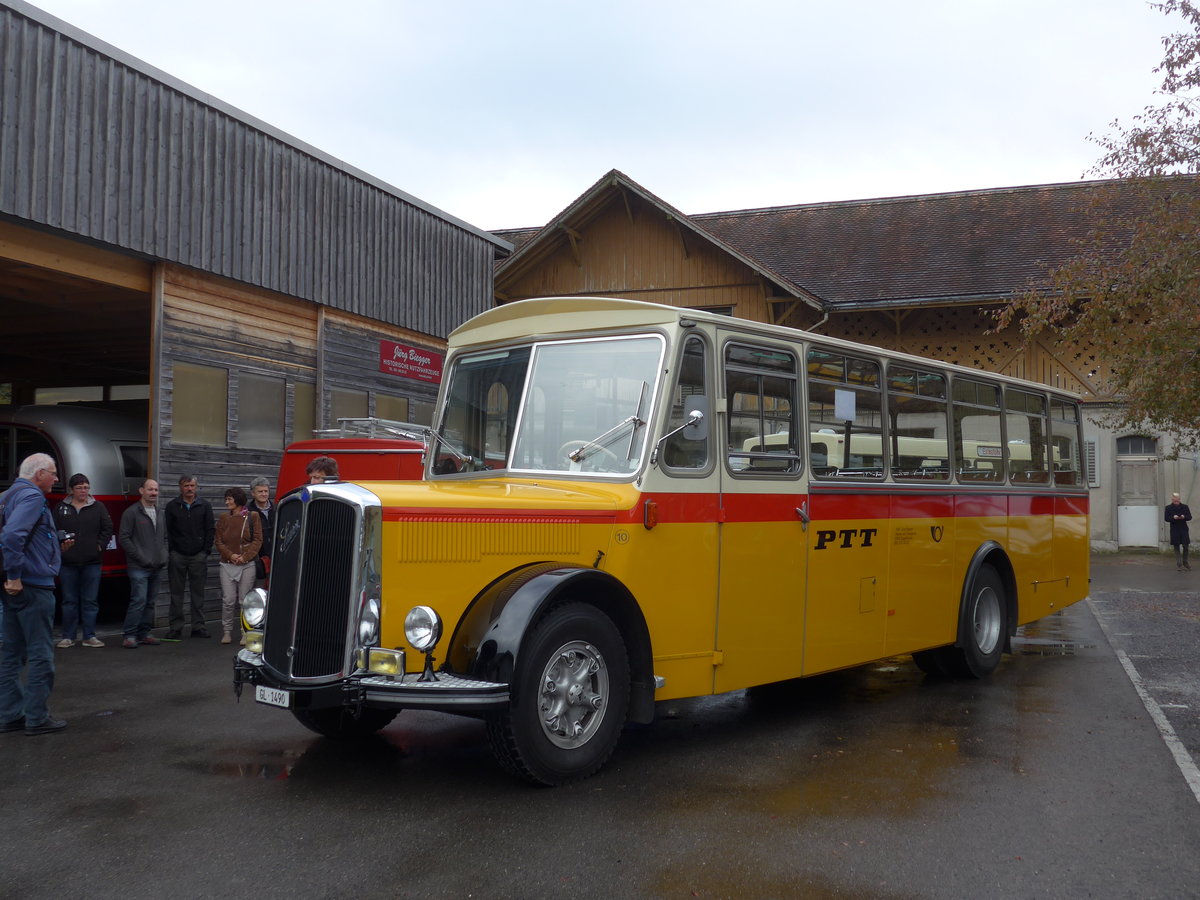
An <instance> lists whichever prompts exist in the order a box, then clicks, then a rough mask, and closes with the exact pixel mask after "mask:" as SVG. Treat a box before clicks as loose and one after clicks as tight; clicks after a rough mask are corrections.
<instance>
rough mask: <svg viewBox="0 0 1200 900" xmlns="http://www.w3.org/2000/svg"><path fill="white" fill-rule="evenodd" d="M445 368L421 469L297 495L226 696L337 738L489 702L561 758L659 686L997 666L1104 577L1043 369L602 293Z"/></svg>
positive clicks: (533, 318)
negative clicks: (897, 666) (888, 661)
mask: <svg viewBox="0 0 1200 900" xmlns="http://www.w3.org/2000/svg"><path fill="white" fill-rule="evenodd" d="M446 371H447V374H446V377H445V380H444V382H443V384H442V388H441V392H440V395H439V400H438V404H437V413H436V418H435V421H434V423H433V427H432V428H431V429H430V431H429V437H428V439H427V445H426V454H425V456H426V458H425V470H424V475H423V478H422V479H421V480H419V481H399V480H397V481H363V482H357V483H350V482H342V483H332V484H322V485H314V486H310V487H307V488H304V489H303V490H301V491H299V492H297V493H294V494H292V495H290V496H288V497H285V498H284V499H283V500H282V501H281V502H280V504H279V512H278V513H277V520H276V522H277V524H276V528H275V541H276V543H275V547H274V552H273V554H272V561H273V567H272V582H271V588H270V595H269V596H267V595H265V594H263V593H262V592H254V593H252V594H251V595H249V596H248V597H247V598H246V601H245V603H244V609H243V618H244V624H245V627H246V628H247V633H246V646H245V648H244V649H243V650H241V651H240V652H239V654H238V657H237V660H236V663H235V683H236V685H237V687H238V691H239V694H240V692H241V689H242V687H243V686H249V687H251V688H252V689H253V692H254V697H255V699H256V700H257V701H259V702H260V703H264V704H268V705H272V706H277V707H282V708H285V709H288V710H290V711H291V712H292V713H293V714H294V715H295V716H296V718H297V719H298V720H299V721H300V722H302V723H303V724H305V725H306V726H308V727H309V728H311V729H313V730H315V731H317V732H319V733H321V734H324V735H328V736H331V737H353V736H360V735H364V734H370V733H374V732H375V731H378V730H379V729H381V728H384V727H385V726H386V725H387V724H388V723H389V722H390V721H391V720H392V718H393V717H394V716H395V715H396V713H397V712H398V711H400V710H404V709H413V708H420V709H435V710H444V711H450V712H459V713H463V714H467V715H475V716H481V717H484V718H485V719H486V720H487V723H488V735H489V738H490V742H491V745H492V748H493V750H494V752H495V754H496V756H497V758H498V759H499V760H500V761H501V763H502V764H503V765H504V766H505V767H506V768H507V769H509V770H510V771H512V772H514V773H516V774H517V775H519V776H521V777H524V778H526V779H529V780H531V781H534V782H539V783H544V784H560V783H564V782H568V781H572V780H574V779H578V778H582V777H585V776H587V775H590V774H591V773H593V772H595V771H596V770H597V769H598V768H599V767H600V766H601V765H603V764H604V762H605V761H606V760H607V759H608V758H609V756H610V755H611V753H612V752H613V750H614V748H615V746H616V744H617V741H618V738H619V736H620V734H621V731H622V729H623V727H624V726H625V724H626V723H628V722H648V721H650V720H651V719H652V717H653V715H654V709H655V703H656V701H662V700H670V699H674V698H680V697H694V696H701V695H707V694H715V693H720V692H724V691H734V690H738V689H742V688H748V687H751V686H754V685H762V684H767V683H771V682H778V681H782V680H787V679H793V678H798V677H803V676H807V675H813V674H816V673H820V672H828V671H830V670H834V669H839V668H845V667H849V666H856V665H861V664H863V663H867V662H870V661H873V660H878V659H882V658H886V657H891V656H895V655H899V654H912V655H913V658H914V659H915V660H916V662H917V664H918V665H919V666H921V668H922V669H924V670H926V671H927V672H930V673H935V674H937V675H941V676H947V675H950V676H965V677H976V678H978V677H982V676H987V675H989V674H990V673H991V672H992V671H993V670H994V669H995V668H996V666H997V664H998V663H999V661H1000V658H1001V655H1002V653H1004V652H1005V651H1006V650H1009V649H1010V643H1009V642H1010V638H1011V637H1012V635H1013V634H1014V632H1015V629H1016V628H1017V626H1018V625H1021V624H1023V623H1026V622H1030V621H1032V620H1034V619H1037V618H1039V617H1041V616H1045V615H1047V614H1049V613H1052V612H1055V611H1057V610H1060V609H1062V608H1064V607H1065V606H1067V605H1068V604H1071V603H1074V602H1075V601H1077V600H1080V599H1081V598H1083V597H1084V596H1085V594H1086V591H1087V586H1088V495H1087V488H1086V484H1085V479H1084V478H1083V477H1082V474H1081V455H1080V447H1081V439H1080V416H1079V406H1078V402H1077V399H1076V398H1075V397H1073V396H1071V395H1068V394H1065V393H1062V392H1059V391H1055V390H1052V389H1050V388H1047V387H1046V386H1044V385H1040V384H1033V383H1029V382H1024V381H1019V380H1016V379H1011V378H1005V377H1001V376H996V375H989V374H986V373H983V372H978V371H974V370H969V369H965V368H959V367H955V366H949V365H944V364H940V363H936V362H933V361H930V360H926V359H920V358H916V357H912V356H906V355H902V354H898V353H892V352H888V351H883V350H880V349H878V348H873V347H868V346H863V345H860V344H854V343H849V342H846V341H839V340H836V339H833V338H828V337H824V336H821V335H817V334H811V333H807V332H803V331H797V330H792V329H787V328H781V327H773V326H768V325H763V324H758V323H753V322H746V321H740V320H735V319H730V318H728V317H725V316H720V315H713V314H707V313H703V312H696V311H691V310H686V309H679V308H675V307H670V306H662V305H657V304H649V303H640V302H635V301H625V300H611V299H603V298H586V297H571V298H550V299H540V300H528V301H522V302H519V303H513V304H510V305H507V306H502V307H499V308H497V309H494V310H491V311H489V312H486V313H484V314H482V315H480V316H477V317H476V318H474V319H472V320H471V321H469V322H467V323H466V324H465V325H463V326H462V327H461V328H459V329H458V330H457V331H455V332H454V333H453V334H452V335H451V337H450V346H449V354H448V361H447V370H446ZM790 435H807V436H808V438H809V439H808V440H807V441H806V442H800V441H797V440H793V439H791V438H790V437H789V436H790Z"/></svg>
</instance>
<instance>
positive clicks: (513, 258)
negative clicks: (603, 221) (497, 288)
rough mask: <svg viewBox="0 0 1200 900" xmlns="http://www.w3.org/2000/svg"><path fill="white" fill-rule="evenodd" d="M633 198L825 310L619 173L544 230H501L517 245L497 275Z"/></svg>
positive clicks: (595, 186) (606, 178) (787, 292)
mask: <svg viewBox="0 0 1200 900" xmlns="http://www.w3.org/2000/svg"><path fill="white" fill-rule="evenodd" d="M623 193H625V194H632V195H633V196H636V197H639V198H640V199H642V200H643V201H645V202H646V203H649V204H650V205H652V206H654V207H656V208H658V209H660V210H661V211H662V212H663V214H664V215H665V216H666V217H667V218H668V219H670V220H672V221H674V222H676V223H677V224H678V226H679V227H680V228H681V229H686V230H687V231H688V232H690V233H691V234H694V235H696V236H697V237H699V238H701V239H702V240H703V241H705V242H707V243H709V244H712V245H714V246H715V247H717V248H719V249H720V250H721V251H723V252H724V253H727V254H729V255H730V256H732V257H733V258H734V259H737V260H738V261H739V262H741V263H742V264H743V265H745V266H747V267H748V268H750V269H751V270H753V271H754V272H755V273H757V274H758V275H760V276H761V277H763V278H764V279H766V280H767V281H769V282H771V283H772V284H774V285H775V286H776V287H777V288H778V289H779V290H780V292H781V293H782V294H783V295H784V296H787V297H795V298H797V299H799V300H801V301H803V302H805V303H807V304H809V305H810V306H812V307H814V308H816V309H821V308H822V306H821V303H820V301H819V300H818V299H817V298H816V297H814V296H812V294H811V293H809V291H807V290H805V289H804V288H803V287H801V286H800V285H798V284H795V283H793V282H792V281H791V280H790V279H788V278H787V277H785V276H782V275H780V274H779V273H778V272H776V271H774V270H773V269H772V268H771V266H769V265H764V263H763V262H762V260H759V259H755V258H752V257H751V256H749V255H747V254H745V253H744V252H743V251H742V250H741V249H739V248H738V247H736V246H734V245H732V244H729V243H727V242H726V241H724V240H722V239H721V238H720V237H719V236H718V235H716V234H714V233H713V232H712V231H710V230H709V229H708V228H706V227H705V225H704V224H702V223H700V222H698V221H697V220H696V219H695V218H694V217H689V216H686V215H684V214H683V213H682V212H680V211H679V210H677V209H676V208H675V207H673V206H671V205H670V204H669V203H666V202H665V201H664V200H662V199H661V198H659V197H656V196H655V195H654V194H652V193H650V192H649V191H648V190H646V189H645V188H644V187H642V186H641V185H640V184H638V183H637V182H635V181H634V180H633V179H631V178H629V177H628V176H627V175H625V174H623V173H622V172H619V171H617V170H616V169H613V170H611V171H610V172H608V173H607V174H605V175H604V176H603V177H602V178H601V179H600V180H599V181H597V182H596V183H595V184H593V185H592V186H591V187H590V188H588V189H587V190H586V191H584V193H583V194H582V195H580V196H579V198H578V199H576V200H575V202H573V203H572V204H571V205H570V206H568V207H567V208H566V209H564V210H563V211H562V212H561V213H559V214H558V215H557V216H555V217H554V218H553V219H551V220H550V221H549V222H548V223H547V224H546V225H545V226H544V227H542V228H519V229H512V230H497V231H493V232H492V233H493V234H494V235H496V236H497V237H500V238H502V239H503V240H506V241H509V242H511V243H512V244H513V247H514V249H513V252H512V254H511V255H510V256H509V257H508V258H507V259H505V260H504V261H503V262H502V263H501V264H500V265H499V266H498V267H497V272H501V271H514V270H519V269H520V268H521V267H522V266H524V265H526V264H528V263H530V262H532V261H533V259H535V258H536V256H537V255H538V254H539V253H542V252H547V251H548V250H549V249H551V248H552V247H553V246H556V245H557V241H558V240H559V239H560V237H561V235H562V234H563V232H564V231H568V230H574V229H578V228H580V227H581V226H582V225H583V224H585V223H586V222H587V221H588V219H590V218H591V217H592V216H594V215H595V214H596V212H597V211H598V210H599V209H601V208H602V207H604V206H607V205H608V204H609V203H613V202H618V200H619V198H620V195H622V194H623Z"/></svg>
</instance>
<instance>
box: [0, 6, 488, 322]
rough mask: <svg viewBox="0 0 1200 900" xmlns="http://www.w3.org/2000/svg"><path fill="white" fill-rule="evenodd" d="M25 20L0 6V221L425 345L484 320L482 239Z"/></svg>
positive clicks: (207, 101) (115, 54) (102, 51)
mask: <svg viewBox="0 0 1200 900" xmlns="http://www.w3.org/2000/svg"><path fill="white" fill-rule="evenodd" d="M43 18H47V17H45V14H44V13H41V11H39V10H36V9H34V8H32V7H27V6H25V5H23V4H16V8H13V6H9V5H3V6H0V60H3V65H0V110H3V115H0V147H2V148H3V153H2V154H0V156H2V162H3V164H2V165H0V215H8V216H11V217H16V218H19V219H20V220H23V221H24V222H27V223H33V224H36V225H37V226H39V227H45V228H52V229H57V230H59V231H61V232H63V233H66V234H69V235H76V236H81V237H84V238H87V239H89V240H92V241H97V242H100V243H103V244H106V245H109V246H110V247H115V248H121V249H124V250H127V251H132V252H134V253H137V254H139V255H142V256H144V257H147V258H150V259H156V260H164V261H168V262H174V263H179V264H182V265H186V266H189V267H191V268H194V269H197V270H201V271H205V272H212V273H214V274H217V275H221V276H225V277H228V278H231V279H235V280H237V281H239V282H243V283H246V284H250V285H254V286H257V287H262V288H265V289H269V290H273V291H277V292H280V293H284V294H288V295H291V296H294V297H299V298H302V299H305V300H310V301H313V302H315V303H319V304H321V305H325V306H329V307H332V308H334V309H339V310H344V311H346V312H350V313H354V314H357V315H362V316H366V317H368V318H372V319H379V320H381V321H388V322H402V323H404V325H405V326H406V327H409V328H413V329H415V330H418V331H421V332H424V333H426V334H429V335H434V336H437V337H444V336H446V335H447V334H448V333H449V332H450V331H451V330H453V329H454V328H455V327H457V326H458V325H459V324H461V323H462V322H463V321H465V320H466V319H467V318H469V317H471V316H473V315H475V314H477V313H479V312H482V311H484V310H486V309H488V308H490V306H491V301H492V267H493V256H494V251H495V247H496V245H495V242H494V239H492V238H491V236H490V235H487V234H486V233H484V232H482V231H479V230H478V229H474V228H472V226H469V225H467V224H466V223H463V222H459V221H457V220H454V219H453V218H452V217H448V216H446V215H445V214H444V213H440V212H438V211H437V210H434V209H433V208H432V207H429V206H428V205H426V204H424V203H422V202H421V201H419V200H417V199H416V198H414V197H411V196H408V195H406V194H404V193H403V192H401V191H397V190H396V189H395V188H390V187H389V186H388V185H385V184H383V183H382V182H378V181H377V180H375V179H372V178H371V177H370V176H369V175H366V174H365V173H360V172H356V171H355V170H352V169H350V168H349V167H347V166H345V165H344V164H341V163H338V162H337V161H336V160H333V159H332V158H331V157H328V156H326V155H325V154H322V153H321V152H320V151H319V150H317V149H316V148H312V147H307V146H305V145H303V144H299V143H297V142H295V141H294V139H290V138H288V137H287V136H286V135H283V134H282V133H280V132H278V131H276V130H275V129H272V128H271V127H270V126H269V125H267V124H266V123H262V122H258V121H257V120H254V119H251V118H250V117H248V116H246V115H245V114H244V113H240V112H239V111H237V110H234V109H233V108H232V107H229V106H227V105H224V104H221V103H220V102H219V101H216V100H214V99H213V98H211V97H209V96H207V95H205V94H202V93H201V92H199V91H196V90H195V89H194V88H191V87H190V86H188V85H186V84H184V83H182V82H179V81H177V80H175V79H173V78H171V77H170V76H169V75H166V73H162V72H159V71H158V70H155V69H153V68H151V67H149V66H147V65H146V64H145V63H142V62H141V61H139V60H136V59H134V58H133V57H130V56H128V55H126V54H123V53H121V52H120V51H118V50H116V49H115V48H111V47H108V46H107V45H103V44H100V43H99V42H98V41H96V40H95V39H94V38H92V37H91V36H90V35H87V34H85V33H83V32H80V31H78V30H76V29H64V30H63V31H60V30H57V29H56V28H55V27H52V25H51V24H49V23H48V22H43V21H41V19H43ZM68 32H69V33H68Z"/></svg>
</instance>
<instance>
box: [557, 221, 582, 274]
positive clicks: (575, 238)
mask: <svg viewBox="0 0 1200 900" xmlns="http://www.w3.org/2000/svg"><path fill="white" fill-rule="evenodd" d="M562 230H563V233H564V234H566V236H567V240H568V241H569V242H570V244H571V256H572V258H574V260H575V265H577V266H579V268H581V269H582V268H583V256H582V255H581V254H580V252H579V242H580V241H581V240H583V235H582V234H580V233H579V232H578V231H576V230H575V229H574V228H569V227H568V226H566V225H564V226H563V227H562Z"/></svg>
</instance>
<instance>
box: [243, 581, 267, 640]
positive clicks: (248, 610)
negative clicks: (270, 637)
mask: <svg viewBox="0 0 1200 900" xmlns="http://www.w3.org/2000/svg"><path fill="white" fill-rule="evenodd" d="M266 617H267V592H266V591H264V590H263V589H262V588H255V589H254V590H252V591H251V592H250V593H248V594H247V595H246V596H245V597H243V598H242V625H244V626H245V630H246V631H251V630H253V629H255V628H258V627H260V626H261V625H262V623H263V620H264V619H266Z"/></svg>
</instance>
